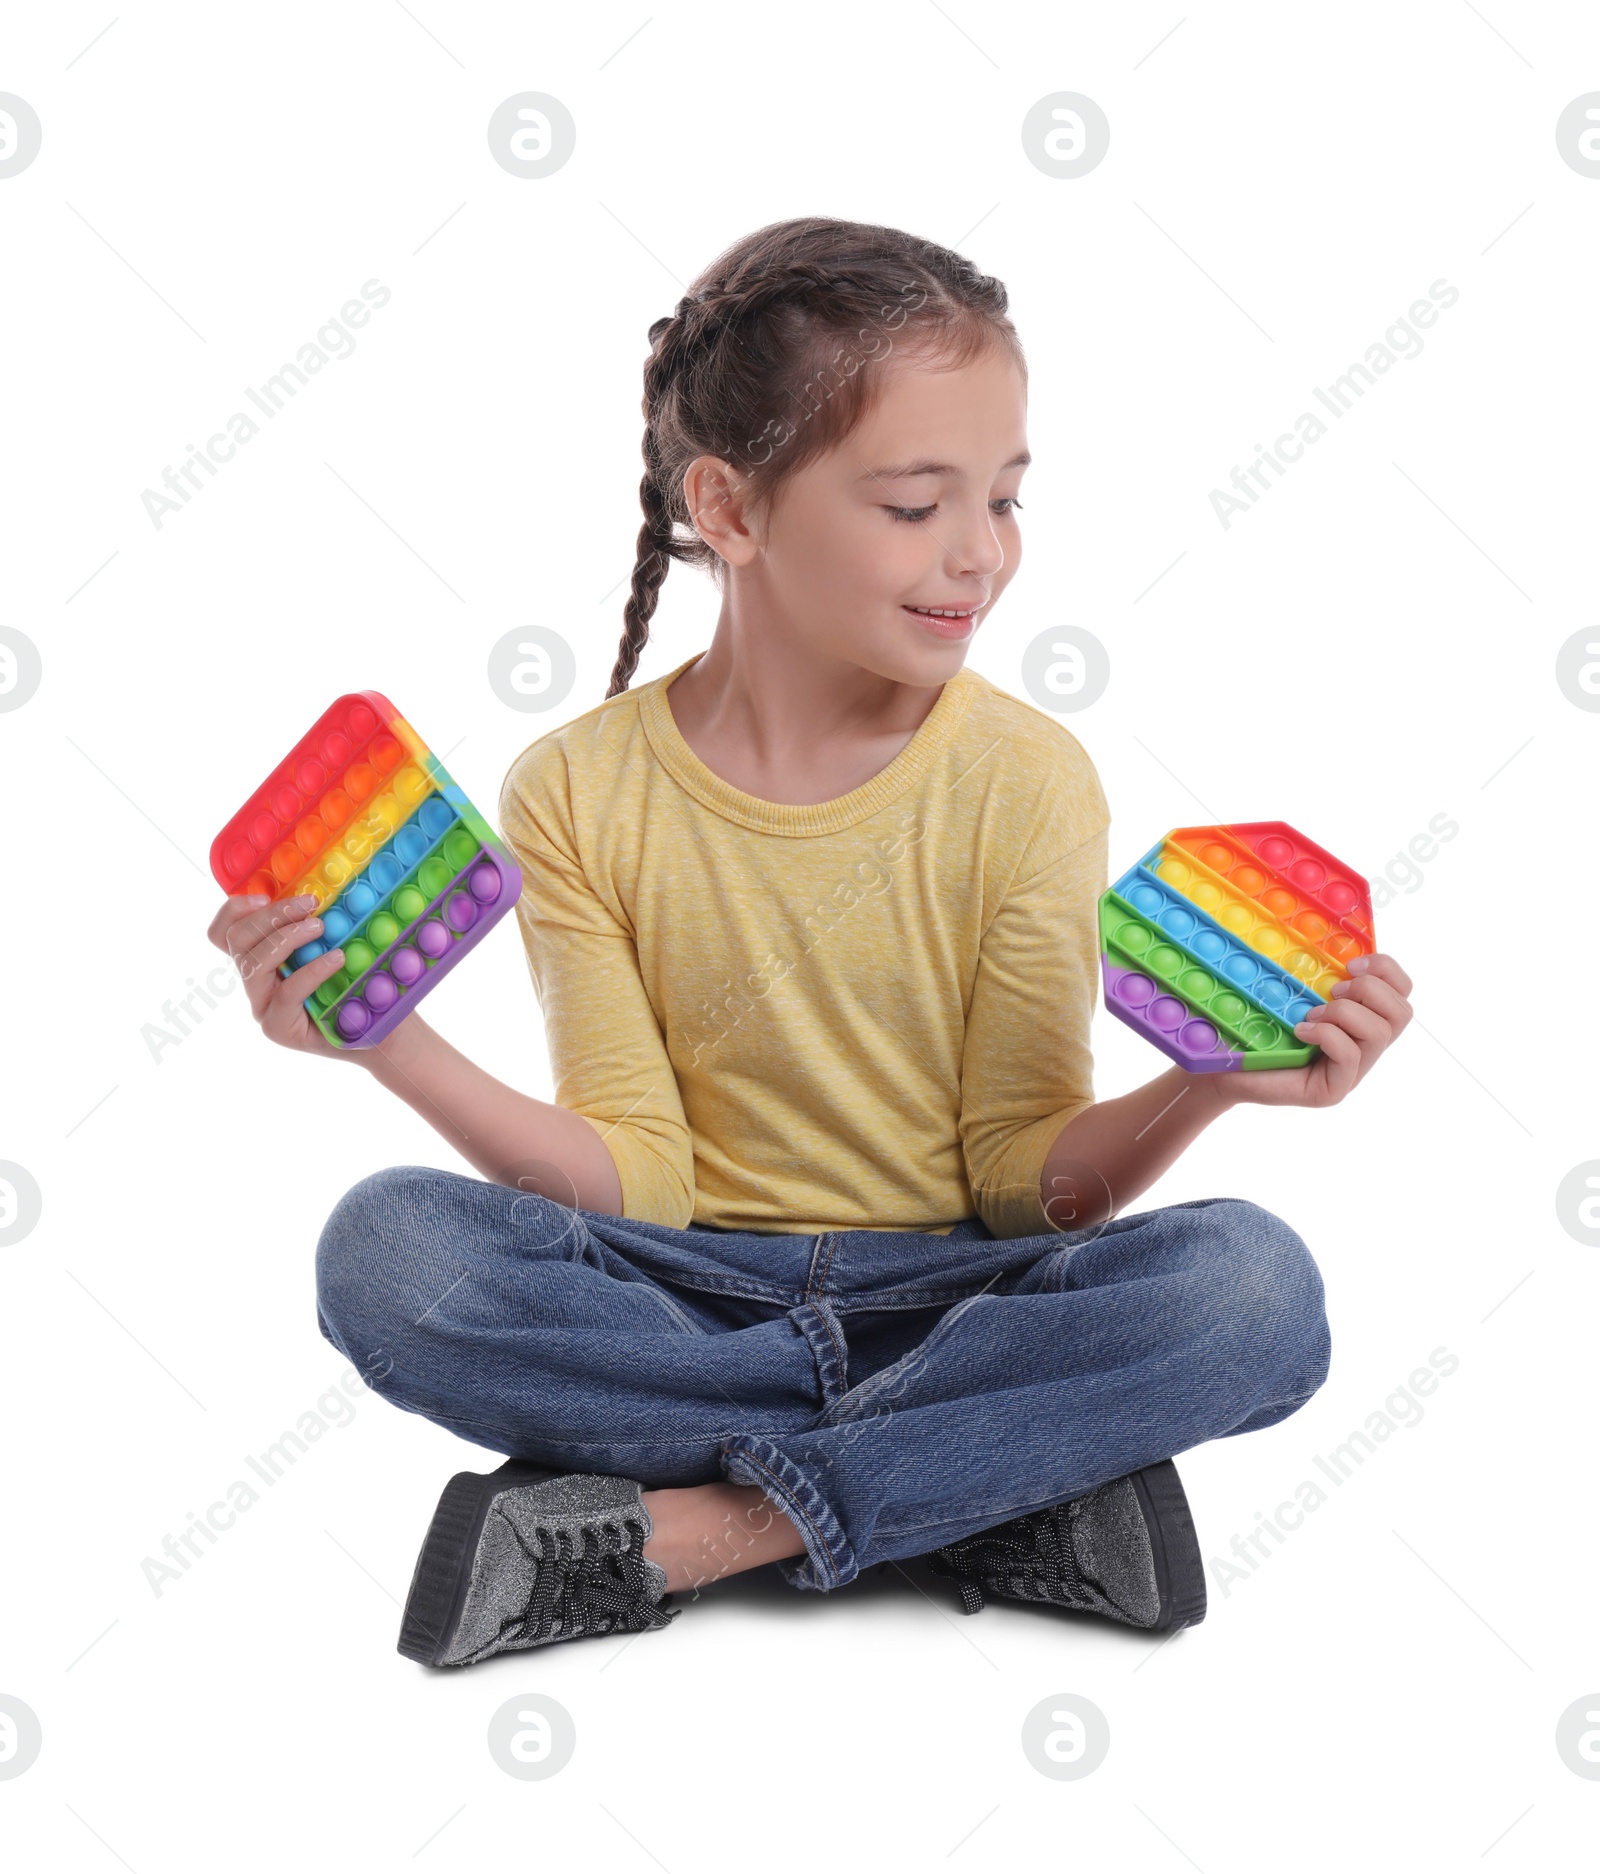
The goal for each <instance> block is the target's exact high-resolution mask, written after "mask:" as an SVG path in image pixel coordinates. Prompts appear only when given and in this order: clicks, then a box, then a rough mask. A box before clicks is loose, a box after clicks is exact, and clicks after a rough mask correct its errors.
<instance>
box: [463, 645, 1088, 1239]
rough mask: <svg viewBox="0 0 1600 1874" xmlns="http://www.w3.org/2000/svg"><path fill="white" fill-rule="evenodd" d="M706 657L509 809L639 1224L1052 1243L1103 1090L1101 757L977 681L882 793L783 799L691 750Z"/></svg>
mask: <svg viewBox="0 0 1600 1874" xmlns="http://www.w3.org/2000/svg"><path fill="white" fill-rule="evenodd" d="M697 656H698V653H697ZM695 661H696V658H693V657H691V658H687V659H685V661H684V662H683V663H682V664H680V665H679V666H678V667H677V669H675V670H673V671H671V672H669V673H668V674H667V675H666V676H664V677H660V678H658V679H656V680H655V681H654V682H651V683H646V684H643V685H641V686H640V687H639V688H638V689H636V690H628V691H624V692H623V693H622V694H621V695H620V696H616V697H613V698H612V699H611V700H610V701H609V702H606V703H603V704H602V705H601V706H600V707H599V708H598V709H593V710H590V711H589V712H588V714H587V715H583V716H579V717H578V718H577V719H576V720H575V721H572V722H568V723H565V724H563V725H562V726H561V727H560V728H558V729H556V730H554V731H552V732H551V733H550V734H549V735H546V736H543V737H541V739H540V740H539V741H537V742H535V743H533V745H532V746H531V747H529V748H527V749H526V750H524V752H523V753H522V754H521V755H520V756H519V757H518V758H517V760H516V762H515V763H514V764H513V766H512V768H511V771H510V773H509V774H508V775H507V776H506V780H505V784H504V787H503V789H502V791H501V796H500V817H501V822H502V825H503V828H504V831H505V835H506V839H507V842H508V844H509V845H510V847H511V849H512V851H513V852H514V853H515V854H516V857H517V859H518V861H519V862H520V864H521V866H522V869H523V878H524V889H523V895H522V899H521V902H520V904H519V905H518V919H519V922H520V924H521V928H522V936H523V942H524V944H525V946H526V948H527V953H528V962H529V967H530V969H531V971H532V974H533V980H534V987H535V989H536V991H537V992H538V996H539V1000H540V1005H541V1007H542V1009H543V1012H544V1021H545V1031H546V1038H547V1042H548V1046H549V1050H550V1063H551V1071H552V1075H553V1078H554V1083H555V1098H556V1100H557V1102H558V1103H559V1104H560V1105H562V1106H565V1107H568V1108H570V1109H571V1110H572V1111H574V1112H576V1113H579V1114H581V1115H582V1116H583V1117H584V1118H585V1119H587V1120H588V1121H589V1123H590V1124H591V1125H593V1126H594V1127H595V1129H596V1131H598V1132H599V1133H600V1135H601V1136H602V1138H604V1140H605V1142H606V1144H607V1146H608V1147H609V1149H610V1151H611V1155H612V1157H613V1159H614V1160H615V1161H616V1166H617V1173H618V1177H619V1178H620V1180H621V1184H622V1200H623V1213H624V1215H626V1216H628V1217H636V1218H641V1219H646V1220H648V1221H651V1222H655V1223H666V1224H672V1225H676V1226H678V1227H680V1228H681V1227H683V1226H684V1225H686V1224H688V1223H690V1222H691V1221H692V1222H696V1223H706V1224H715V1225H719V1226H721V1227H723V1228H726V1229H742V1230H759V1231H766V1232H802V1233H807V1234H810V1233H815V1232H818V1231H822V1230H830V1229H890V1230H893V1229H901V1230H930V1231H943V1230H948V1229H949V1228H950V1227H951V1226H952V1225H953V1224H954V1223H956V1222H958V1221H960V1220H961V1219H963V1218H966V1217H970V1216H972V1215H973V1214H974V1213H976V1214H977V1215H979V1216H981V1217H982V1218H983V1220H984V1222H985V1223H986V1224H987V1225H988V1227H989V1229H990V1230H991V1231H992V1232H993V1233H994V1234H995V1235H996V1236H1022V1235H1035V1234H1041V1233H1043V1232H1045V1231H1048V1230H1049V1229H1050V1227H1051V1225H1050V1223H1049V1220H1048V1219H1047V1218H1046V1216H1045V1214H1044V1209H1043V1206H1042V1204H1041V1202H1040V1195H1039V1175H1040V1171H1041V1169H1042V1167H1043V1164H1044V1160H1045V1156H1046V1154H1047V1152H1048V1150H1049V1148H1050V1145H1051V1143H1052V1141H1053V1140H1054V1139H1055V1137H1056V1135H1057V1133H1059V1132H1060V1130H1061V1128H1062V1127H1063V1126H1064V1125H1065V1124H1066V1123H1067V1122H1068V1120H1070V1119H1071V1118H1072V1117H1073V1116H1074V1115H1075V1114H1076V1113H1078V1112H1080V1111H1082V1109H1083V1108H1084V1107H1086V1106H1088V1105H1090V1104H1091V1103H1092V1101H1093V1097H1094V1095H1093V1090H1092V1084H1091V1060H1090V1052H1089V1024H1090V1018H1091V1016H1092V1014H1093V1012H1094V1006H1095V995H1096V988H1097V984H1098V948H1099V946H1098V939H1097V932H1096V925H1095V905H1096V900H1097V899H1098V897H1099V895H1100V893H1101V892H1102V891H1103V890H1104V889H1105V883H1106V849H1107V840H1106V831H1107V827H1108V826H1109V823H1110V815H1109V812H1108V809H1107V806H1106V801H1105V796H1104V793H1103V792H1102V790H1101V787H1100V782H1099V778H1098V776H1097V775H1096V773H1095V770H1094V766H1093V764H1092V763H1091V762H1090V760H1089V757H1088V756H1087V755H1086V754H1085V752H1084V750H1083V748H1082V747H1081V746H1080V744H1079V743H1078V741H1077V740H1076V738H1075V737H1074V736H1072V735H1071V734H1069V733H1068V732H1067V730H1066V729H1064V728H1063V727H1062V726H1061V724H1060V723H1058V722H1056V721H1055V720H1054V719H1052V718H1051V717H1050V716H1047V715H1045V714H1044V713H1043V712H1042V711H1040V710H1037V709H1035V708H1033V707H1032V706H1031V705H1030V704H1027V703H1024V702H1021V701H1019V700H1018V699H1017V698H1016V697H1013V696H1010V695H1008V694H1007V693H1006V692H1005V691H1003V690H999V689H997V688H996V687H995V686H994V685H993V684H991V683H989V682H988V681H987V680H986V679H985V678H983V677H981V676H979V675H978V674H977V673H976V672H974V671H970V670H962V671H960V672H958V673H957V675H956V676H954V677H952V678H951V679H950V680H949V682H947V683H946V684H945V686H944V688H943V690H942V691H941V692H940V695H939V700H938V702H937V703H935V705H934V707H933V709H932V710H931V711H930V712H929V714H928V715H927V717H926V718H925V719H924V721H923V723H922V725H921V727H920V728H919V729H918V730H917V732H916V734H915V735H914V736H913V737H912V738H911V740H910V741H909V742H908V743H907V744H906V746H905V747H904V748H903V749H902V750H901V752H900V753H899V755H897V756H896V757H895V759H894V760H893V761H892V762H891V763H890V764H889V766H888V767H887V768H885V769H884V770H883V771H882V772H881V773H880V774H878V775H876V776H874V778H873V779H872V780H870V781H868V782H867V783H866V784H865V785H864V786H862V787H858V788H856V789H855V790H854V791H853V792H851V793H848V794H845V795H842V796H841V797H840V798H839V799H837V800H830V801H824V802H822V803H820V804H819V805H815V806H804V807H797V806H788V805H782V804H779V803H775V802H772V801H763V800H758V799H756V798H755V797H754V796H753V795H749V794H745V793H741V792H740V791H739V790H738V789H737V788H734V787H731V786H729V785H728V783H727V782H725V781H723V780H721V779H720V778H719V777H718V776H717V775H715V774H713V773H712V772H711V770H710V769H709V768H707V767H706V765H705V764H704V763H703V762H702V761H701V760H700V759H699V758H698V757H697V756H696V755H695V753H694V751H693V750H692V749H691V748H690V747H689V745H688V743H687V742H686V741H685V740H684V739H683V737H682V735H681V734H680V733H679V731H678V728H677V724H676V722H675V721H674V719H673V715H672V710H671V706H670V705H669V703H668V701H667V694H666V693H667V688H668V686H669V685H670V684H671V683H672V681H673V679H674V678H675V677H677V676H679V675H680V674H681V673H682V672H683V671H684V670H687V669H688V667H689V665H690V664H691V663H694V662H695Z"/></svg>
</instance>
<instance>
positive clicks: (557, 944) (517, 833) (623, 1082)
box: [500, 745, 695, 1229]
mask: <svg viewBox="0 0 1600 1874" xmlns="http://www.w3.org/2000/svg"><path fill="white" fill-rule="evenodd" d="M536 746H537V745H536ZM550 791H551V790H550V789H549V788H548V787H545V786H541V785H539V783H538V779H537V776H536V774H535V773H534V771H533V770H532V769H530V767H529V765H528V757H527V756H526V755H525V756H524V757H523V758H522V760H521V761H519V762H518V764H517V765H516V766H515V767H513V769H512V770H511V773H510V774H509V775H507V777H506V781H505V785H504V787H503V788H502V790H501V795H500V822H501V827H502V829H503V831H504V833H505V838H506V843H507V845H508V846H509V847H510V848H511V851H512V853H513V854H514V855H515V857H516V860H517V863H518V864H519V865H520V866H521V867H522V896H521V898H520V900H519V901H518V904H517V922H518V924H519V926H520V927H521V931H522V942H523V948H524V949H525V950H526V952H527V957H528V969H529V972H530V974H531V975H532V977H533V985H534V990H535V993H536V994H537V995H538V998H539V1006H540V1008H541V1009H542V1010H543V1013H544V1027H545V1043H546V1046H547V1048H548V1050H549V1055H550V1072H551V1077H552V1079H553V1081H554V1087H555V1102H556V1104H557V1105H558V1106H564V1107H566V1108H567V1109H568V1110H569V1111H571V1112H574V1113H577V1114H578V1115H579V1116H580V1117H581V1118H583V1119H586V1120H587V1121H588V1122H589V1124H590V1125H591V1126H593V1127H594V1129H595V1131H596V1132H598V1133H599V1134H600V1137H601V1138H602V1139H603V1140H604V1141H605V1143H606V1147H607V1149H608V1150H609V1151H610V1153H611V1157H612V1160H613V1162H614V1163H615V1165H616V1167H617V1177H618V1179H619V1181H620V1182H621V1185H622V1214H623V1215H624V1216H625V1217H633V1218H638V1219H640V1220H642V1221H645V1222H650V1223H664V1224H670V1225H672V1226H673V1227H674V1228H676V1229H683V1228H686V1227H687V1225H688V1224H689V1222H690V1220H691V1218H692V1217H693V1215H694V1205H695V1181H694V1152H693V1145H692V1142H691V1139H690V1135H689V1126H688V1121H687V1120H686V1119H685V1117H684V1111H683V1101H682V1098H681V1096H680V1094H679V1090H678V1082H677V1076H676V1075H675V1074H674V1073H673V1071H672V1063H671V1061H670V1059H669V1058H668V1055H667V1048H666V1043H665V1041H664V1039H663V1037H662V1033H661V1026H660V1024H659V1022H658V1021H657V1020H656V1016H655V1011H654V1010H653V1009H652V1008H651V1006H650V1000H649V997H648V996H647V994H646V993H645V986H644V981H643V978H642V976H641V975H640V971H639V955H638V951H637V949H636V948H635V944H634V937H633V933H632V931H631V930H630V929H628V928H627V926H626V925H625V924H624V923H623V922H622V920H621V919H620V918H618V917H617V915H616V914H615V913H614V912H613V911H612V910H611V908H610V907H609V906H608V905H607V904H606V903H605V901H604V900H603V898H602V897H601V895H600V894H599V893H598V892H597V891H596V890H595V888H594V885H593V884H592V883H591V881H590V880H589V878H588V877H587V876H586V874H585V872H584V869H583V866H582V864H581V862H580V860H579V857H578V855H577V854H576V852H574V851H573V850H571V847H572V844H573V842H572V839H571V834H570V831H569V825H570V823H568V824H565V825H564V824H563V819H564V816H563V815H562V814H561V813H560V812H559V810H552V809H553V807H554V806H555V803H553V802H552V800H551V799H550V797H549V796H550Z"/></svg>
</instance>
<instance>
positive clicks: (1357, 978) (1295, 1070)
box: [1216, 951, 1411, 1106]
mask: <svg viewBox="0 0 1600 1874" xmlns="http://www.w3.org/2000/svg"><path fill="white" fill-rule="evenodd" d="M1410 994H1411V978H1410V977H1409V976H1408V975H1407V974H1406V973H1405V971H1404V970H1403V969H1401V967H1400V965H1399V964H1398V963H1396V962H1395V960H1394V958H1393V957H1391V956H1385V955H1384V953H1383V952H1382V951H1374V952H1373V954H1372V955H1371V956H1367V957H1357V958H1356V959H1355V961H1354V962H1353V963H1352V964H1351V966H1350V976H1349V979H1348V980H1347V981H1345V982H1339V983H1335V984H1334V986H1333V997H1332V1000H1331V1001H1328V1002H1322V1003H1319V1004H1318V1005H1317V1006H1316V1007H1315V1008H1314V1009H1313V1010H1312V1011H1311V1013H1310V1015H1308V1016H1307V1017H1306V1019H1305V1020H1304V1021H1303V1022H1301V1023H1300V1025H1299V1026H1298V1027H1297V1028H1296V1029H1295V1031H1294V1033H1295V1039H1296V1040H1297V1041H1306V1042H1310V1043H1311V1044H1312V1045H1314V1046H1315V1047H1318V1048H1320V1049H1321V1050H1322V1052H1321V1053H1320V1054H1319V1055H1318V1056H1317V1058H1316V1059H1315V1060H1314V1061H1312V1062H1311V1063H1310V1064H1309V1065H1308V1066H1306V1067H1272V1068H1266V1069H1264V1070H1262V1071H1261V1072H1259V1073H1242V1072H1241V1073H1234V1074H1218V1075H1217V1076H1216V1078H1217V1079H1218V1080H1219V1081H1226V1082H1227V1083H1228V1085H1227V1087H1226V1092H1227V1093H1229V1094H1231V1095H1232V1096H1233V1098H1234V1099H1235V1100H1236V1101H1238V1102H1240V1103H1241V1104H1244V1105H1250V1106H1337V1105H1338V1103H1339V1102H1340V1100H1342V1099H1343V1098H1344V1096H1345V1095H1346V1094H1347V1093H1348V1092H1349V1091H1350V1089H1351V1088H1352V1087H1353V1086H1354V1085H1355V1084H1356V1082H1357V1081H1359V1080H1364V1079H1365V1078H1366V1076H1367V1074H1368V1073H1369V1072H1370V1071H1371V1069H1372V1066H1373V1064H1374V1062H1375V1061H1376V1060H1377V1059H1378V1057H1379V1055H1381V1054H1382V1053H1383V1051H1384V1049H1385V1048H1386V1047H1388V1046H1389V1044H1390V1043H1391V1042H1392V1041H1394V1040H1395V1039H1396V1038H1397V1037H1398V1036H1399V1035H1400V1034H1401V1033H1402V1032H1403V1031H1404V1029H1405V1027H1406V1024H1407V1023H1408V1022H1409V1021H1410V1020H1411V1004H1410V1003H1409V1002H1408V1001H1407V1000H1406V998H1407V997H1408V996H1409V995H1410ZM1221 1090H1222V1089H1219V1091H1221Z"/></svg>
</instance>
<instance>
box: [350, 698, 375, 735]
mask: <svg viewBox="0 0 1600 1874" xmlns="http://www.w3.org/2000/svg"><path fill="white" fill-rule="evenodd" d="M345 726H346V727H347V728H348V729H349V731H350V733H351V735H352V736H353V737H354V738H355V740H356V741H358V742H362V741H365V740H366V738H367V737H368V736H369V735H371V733H372V731H373V730H374V729H375V728H377V726H378V718H377V717H376V716H375V715H373V713H372V711H371V710H370V709H369V708H368V707H367V705H366V704H365V703H357V704H356V706H355V707H354V708H353V709H352V710H351V711H350V714H349V715H348V716H347V717H346V718H345Z"/></svg>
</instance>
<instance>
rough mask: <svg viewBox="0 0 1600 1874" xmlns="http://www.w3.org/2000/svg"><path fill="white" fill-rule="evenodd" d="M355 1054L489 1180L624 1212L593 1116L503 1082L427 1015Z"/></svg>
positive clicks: (614, 1169)
mask: <svg viewBox="0 0 1600 1874" xmlns="http://www.w3.org/2000/svg"><path fill="white" fill-rule="evenodd" d="M354 1058H355V1059H357V1060H359V1061H360V1062H361V1064H362V1065H363V1066H364V1067H365V1068H366V1069H367V1071H368V1072H369V1073H370V1074H371V1075H372V1078H373V1079H374V1080H376V1081H377V1082H378V1084H379V1085H380V1086H383V1087H387V1088H388V1089H389V1091H390V1092H391V1093H392V1094H394V1095H395V1096H396V1098H398V1099H401V1100H404V1102H405V1103H406V1105H407V1106H409V1107H410V1108H411V1110H412V1111H413V1112H414V1113H418V1114H420V1115H421V1116H422V1118H424V1119H425V1120H427V1122H428V1124H429V1125H430V1126H432V1127H433V1129H434V1131H435V1132H437V1133H438V1134H439V1135H440V1136H441V1137H442V1138H444V1139H447V1140H448V1141H449V1142H450V1144H451V1145H453V1146H454V1147H455V1149H456V1150H457V1151H458V1152H459V1153H460V1154H461V1156H462V1157H463V1158H464V1159H466V1161H467V1163H468V1164H469V1165H471V1166H472V1167H473V1168H474V1170H476V1171H480V1172H482V1173H483V1175H484V1177H486V1178H490V1179H492V1180H493V1181H494V1182H495V1183H496V1184H510V1185H518V1186H520V1187H521V1188H522V1189H523V1190H526V1191H538V1192H539V1193H540V1194H541V1195H542V1196H544V1197H551V1198H554V1199H555V1200H556V1202H557V1203H559V1204H569V1205H574V1206H576V1208H577V1209H579V1210H595V1211H601V1212H603V1213H604V1214H605V1215H607V1216H611V1217H620V1216H621V1215H622V1182H621V1180H620V1179H619V1178H618V1176H617V1167H616V1164H615V1162H614V1161H613V1159H612V1157H611V1153H610V1152H609V1151H608V1150H607V1148H606V1143H605V1140H604V1139H603V1138H602V1137H601V1136H600V1134H599V1133H598V1132H597V1131H596V1130H595V1129H594V1127H593V1126H592V1125H591V1124H590V1123H589V1121H588V1120H586V1119H584V1118H583V1117H582V1116H581V1115H580V1114H578V1113H573V1112H569V1111H568V1110H567V1108H566V1107H564V1106H552V1105H551V1104H550V1103H549V1102H548V1101H546V1100H536V1099H533V1098H532V1097H531V1096H530V1095H528V1094H526V1093H519V1092H518V1091H517V1090H516V1088H515V1087H509V1086H507V1085H506V1083H505V1082H504V1081H503V1080H496V1079H495V1077H494V1075H493V1074H490V1073H486V1072H485V1071H484V1070H483V1068H481V1067H479V1066H477V1065H476V1064H475V1063H474V1062H472V1061H469V1060H468V1059H467V1057H466V1056H465V1055H464V1054H462V1053H461V1052H460V1051H459V1050H458V1049H456V1048H453V1047H452V1046H451V1045H450V1043H449V1042H448V1041H446V1040H445V1038H444V1036H443V1035H441V1034H440V1033H439V1032H438V1030H437V1029H434V1028H430V1027H429V1026H428V1024H427V1023H426V1022H425V1021H424V1020H423V1019H422V1017H421V1016H420V1015H413V1016H410V1017H409V1018H408V1019H407V1020H406V1021H403V1022H402V1023H401V1024H400V1026H399V1027H398V1028H397V1029H395V1031H394V1032H393V1034H391V1035H390V1036H389V1037H388V1039H387V1040H386V1041H383V1042H381V1043H380V1044H379V1045H378V1046H377V1047H375V1048H366V1049H363V1050H361V1051H360V1052H359V1053H358V1054H356V1055H355V1056H354Z"/></svg>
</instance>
